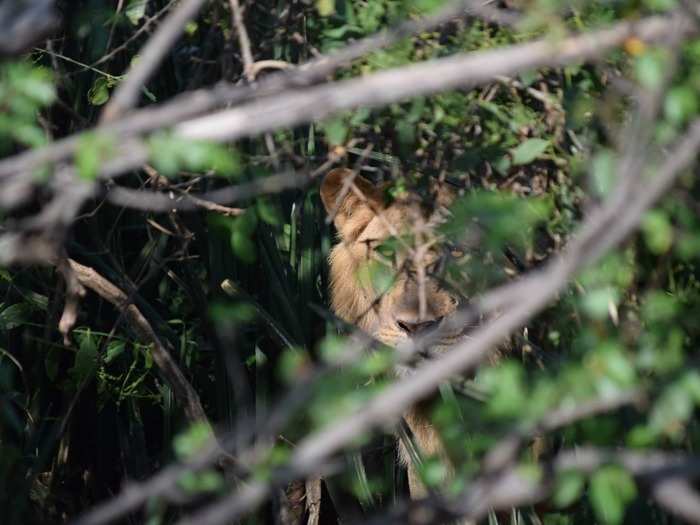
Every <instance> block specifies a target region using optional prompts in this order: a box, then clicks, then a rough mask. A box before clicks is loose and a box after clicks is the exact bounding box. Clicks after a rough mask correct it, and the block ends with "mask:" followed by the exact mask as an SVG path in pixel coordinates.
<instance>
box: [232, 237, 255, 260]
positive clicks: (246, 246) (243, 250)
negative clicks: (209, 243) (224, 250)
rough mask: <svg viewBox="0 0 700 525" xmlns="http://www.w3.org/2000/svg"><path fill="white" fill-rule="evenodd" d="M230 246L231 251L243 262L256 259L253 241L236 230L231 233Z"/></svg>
mask: <svg viewBox="0 0 700 525" xmlns="http://www.w3.org/2000/svg"><path fill="white" fill-rule="evenodd" d="M231 248H232V249H233V253H235V254H236V256H237V257H238V258H239V259H241V260H242V261H243V262H245V263H248V264H253V263H254V262H255V261H256V259H257V253H256V250H255V243H254V242H253V241H252V240H251V239H250V237H248V236H247V235H245V234H244V233H242V232H240V231H238V230H234V231H233V232H232V233H231Z"/></svg>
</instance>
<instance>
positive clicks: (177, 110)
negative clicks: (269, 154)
mask: <svg viewBox="0 0 700 525" xmlns="http://www.w3.org/2000/svg"><path fill="white" fill-rule="evenodd" d="M475 4H476V2H474V0H460V1H456V2H453V3H451V4H449V5H447V6H446V7H445V8H443V9H442V10H440V11H438V12H437V13H436V14H435V15H433V16H430V17H426V18H422V19H420V20H416V21H414V20H408V21H405V22H403V23H401V24H399V25H398V26H396V27H395V28H392V29H389V30H388V31H384V32H381V33H378V34H375V35H372V36H369V37H366V38H363V39H362V40H358V41H357V42H354V43H352V44H350V45H348V46H347V47H344V48H342V49H341V50H339V51H336V52H334V53H332V54H330V55H328V56H321V57H319V58H316V59H314V60H312V61H310V62H307V63H306V64H303V65H301V66H299V67H298V68H297V69H295V70H294V71H292V72H283V73H279V74H276V75H270V76H268V77H266V78H264V79H262V80H260V81H259V82H257V83H256V85H255V86H250V85H245V86H234V85H231V84H226V83H222V84H219V85H218V86H215V87H214V88H211V89H200V90H197V91H192V92H189V93H184V94H182V95H179V96H177V97H175V98H173V99H172V100H171V101H170V102H167V103H165V104H162V105H159V106H154V107H149V108H144V109H141V110H139V111H135V112H134V113H133V114H131V115H127V116H125V117H124V118H122V119H120V120H115V121H114V122H110V123H105V124H103V125H101V126H99V127H98V128H97V129H98V130H99V131H101V132H104V133H105V134H106V135H126V136H130V135H135V134H139V133H147V132H150V131H153V130H156V129H160V128H163V127H167V126H170V125H172V124H174V123H176V122H180V121H182V120H185V119H188V118H192V117H193V116H195V115H200V114H202V113H205V112H207V111H211V110H212V109H214V108H217V107H221V106H223V105H227V104H236V103H240V102H243V101H245V100H249V99H251V98H252V97H254V96H262V95H272V94H276V93H279V92H281V91H283V90H285V89H288V88H290V87H294V86H297V87H298V86H308V85H310V84H313V83H315V82H317V81H319V80H321V79H323V78H324V77H326V76H328V75H330V74H332V73H333V72H334V71H336V70H337V69H338V68H340V67H342V66H344V65H346V64H348V63H349V62H351V61H352V60H355V59H357V58H360V57H362V56H364V55H366V54H367V53H370V52H372V51H374V50H377V49H380V48H382V47H386V46H389V45H391V44H393V43H395V42H397V41H398V40H400V39H402V38H405V37H408V36H411V35H415V34H418V33H421V32H423V31H429V30H431V29H435V28H437V27H439V26H441V25H443V24H445V23H446V22H448V21H450V20H453V19H454V18H456V17H458V16H460V15H463V14H464V10H465V9H466V8H467V6H469V5H472V6H473V5H475ZM469 12H470V13H472V14H474V15H475V16H479V17H481V18H484V17H486V16H489V17H490V18H493V19H494V21H495V22H496V21H498V23H503V22H504V20H502V19H507V20H508V21H509V22H513V23H514V22H515V20H516V19H517V15H515V14H513V13H511V12H508V11H503V10H499V9H494V8H490V7H487V6H483V7H480V8H477V7H471V8H470V9H469ZM495 19H498V20H495ZM93 131H94V130H93ZM84 135H85V132H83V133H79V134H76V135H72V136H70V137H66V138H64V139H61V140H58V141H56V142H54V143H52V144H51V145H49V146H45V147H43V148H34V149H31V150H28V151H26V152H23V153H20V154H18V155H15V156H14V157H11V158H9V159H5V160H3V161H0V178H2V177H6V176H8V175H12V174H15V173H18V172H20V173H21V172H27V171H32V170H34V169H36V168H38V167H40V166H42V165H44V164H46V163H51V162H58V161H60V160H64V159H66V158H68V157H70V156H71V155H72V154H73V153H74V152H75V150H76V149H77V147H78V145H79V144H80V140H81V138H82V137H83V136H84Z"/></svg>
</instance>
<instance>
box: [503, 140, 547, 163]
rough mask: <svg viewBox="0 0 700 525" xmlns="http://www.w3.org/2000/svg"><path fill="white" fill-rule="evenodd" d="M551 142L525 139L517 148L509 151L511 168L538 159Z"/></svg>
mask: <svg viewBox="0 0 700 525" xmlns="http://www.w3.org/2000/svg"><path fill="white" fill-rule="evenodd" d="M550 144H551V142H550V141H548V140H544V139H527V140H526V141H525V142H523V143H521V144H520V145H519V146H518V147H516V148H515V149H513V150H511V152H510V154H511V156H512V161H513V166H521V165H523V164H529V163H531V162H532V161H533V160H535V159H537V158H539V157H540V156H541V155H542V154H543V153H544V152H545V150H546V149H547V148H548V147H549V146H550Z"/></svg>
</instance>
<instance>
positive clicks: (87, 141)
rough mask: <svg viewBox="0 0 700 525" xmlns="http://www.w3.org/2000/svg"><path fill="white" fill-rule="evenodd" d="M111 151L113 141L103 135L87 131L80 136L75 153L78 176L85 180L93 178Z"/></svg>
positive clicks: (112, 149) (112, 150)
mask: <svg viewBox="0 0 700 525" xmlns="http://www.w3.org/2000/svg"><path fill="white" fill-rule="evenodd" d="M113 152H114V145H113V142H112V140H111V139H110V138H109V137H107V136H105V135H101V134H95V133H89V134H87V135H85V136H84V137H82V138H81V140H80V142H79V144H78V150H77V152H76V154H75V163H76V165H77V167H78V175H79V176H80V178H81V179H83V180H86V181H93V180H95V179H96V178H97V176H98V175H99V173H100V167H101V166H102V164H103V163H104V162H105V161H107V160H108V159H109V157H110V156H111V155H112V154H113Z"/></svg>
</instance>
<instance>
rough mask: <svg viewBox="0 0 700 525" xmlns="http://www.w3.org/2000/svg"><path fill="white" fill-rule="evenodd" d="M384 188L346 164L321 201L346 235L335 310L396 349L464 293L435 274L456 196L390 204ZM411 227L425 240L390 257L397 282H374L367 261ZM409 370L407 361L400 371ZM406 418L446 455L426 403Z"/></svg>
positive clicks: (432, 450) (333, 279)
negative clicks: (439, 229) (438, 237)
mask: <svg viewBox="0 0 700 525" xmlns="http://www.w3.org/2000/svg"><path fill="white" fill-rule="evenodd" d="M384 190H385V187H383V186H375V185H373V184H372V183H371V182H370V181H368V180H367V179H365V178H363V177H362V176H359V175H356V174H355V173H354V172H353V171H351V170H349V169H345V168H339V169H334V170H332V171H331V172H329V173H328V174H327V175H326V176H325V178H324V180H323V182H322V184H321V200H322V201H323V204H324V207H325V209H326V211H327V212H328V214H329V216H330V217H331V218H332V220H333V222H334V224H335V228H336V230H337V232H338V238H339V242H338V243H337V244H335V246H334V247H333V248H332V250H331V253H330V257H329V261H330V296H331V307H332V309H333V311H334V313H335V314H336V315H337V316H338V317H339V318H341V319H343V320H344V321H346V322H348V323H351V324H354V325H356V326H358V327H359V328H361V329H362V330H364V331H365V332H366V333H368V334H369V335H371V336H372V337H373V338H375V339H376V340H378V341H380V342H382V343H384V344H386V345H388V346H390V347H397V346H399V345H400V344H401V343H405V342H407V341H410V340H411V339H412V338H415V337H417V336H419V335H423V334H425V333H426V332H428V331H430V330H433V329H436V328H438V327H441V323H442V321H443V319H445V318H446V317H447V316H449V315H450V314H451V313H453V312H454V311H455V310H456V309H457V308H458V306H459V303H460V300H459V297H457V295H456V294H455V293H453V292H451V291H449V290H447V289H446V288H445V287H444V285H443V283H442V282H440V281H439V280H438V279H437V278H436V277H435V272H434V270H435V266H436V265H439V264H440V261H441V260H442V259H441V256H440V252H439V250H438V249H439V246H437V245H436V244H437V243H435V242H434V239H435V235H434V233H435V228H436V226H437V225H439V224H441V223H442V222H444V221H445V217H446V213H447V211H446V207H447V206H448V205H449V203H450V202H451V200H452V199H453V197H454V194H453V192H451V191H449V190H446V189H445V188H439V190H437V191H436V192H435V199H434V202H433V206H431V209H426V207H425V206H424V205H423V204H422V203H421V202H420V201H419V200H418V199H417V198H416V196H415V195H404V196H402V197H399V198H396V199H394V200H393V201H392V202H391V203H390V204H387V203H386V200H385V195H384V193H385V191H384ZM407 233H410V235H412V236H413V239H414V241H416V242H414V243H413V244H414V245H418V246H417V247H416V248H415V249H413V248H408V247H407V249H405V250H399V251H398V253H397V256H396V257H394V258H393V259H392V261H393V262H392V263H391V264H392V265H393V266H394V267H393V270H394V281H393V284H392V285H391V286H390V287H389V288H388V289H385V290H377V289H375V285H373V284H372V282H371V280H369V279H366V278H362V269H363V267H366V265H367V264H368V262H369V261H370V260H374V259H378V258H379V259H381V258H382V257H381V255H380V254H378V253H377V249H378V248H379V247H380V246H381V245H382V243H383V242H385V241H386V240H387V239H389V238H396V237H397V236H399V238H400V236H401V235H402V234H407ZM418 241H422V242H418ZM409 254H410V255H409ZM384 259H386V258H384ZM385 262H386V260H385ZM442 331H443V330H441V332H442ZM462 337H464V336H463V335H462V334H461V333H459V334H453V335H448V336H441V337H440V339H439V340H438V341H436V342H434V343H433V344H432V346H431V351H432V350H435V349H436V348H437V349H446V348H448V347H450V346H452V345H454V344H455V343H457V342H458V341H459V340H460V338H462ZM406 370H407V369H406V368H403V367H402V368H401V369H400V370H398V373H400V374H403V373H406ZM403 418H404V421H405V422H406V424H407V425H408V427H409V428H410V430H411V433H412V434H413V437H414V440H415V443H416V444H417V446H418V447H419V448H420V451H421V452H422V453H423V454H427V455H438V456H442V457H443V458H444V457H445V455H444V452H443V447H442V444H441V442H440V438H439V436H438V433H437V432H436V430H435V428H433V426H432V425H431V423H430V421H429V419H428V417H427V414H426V409H425V408H424V406H423V405H422V404H418V405H416V406H414V407H412V408H411V409H410V410H408V411H407V412H406V413H405V414H403ZM399 454H400V458H401V460H402V461H403V462H404V463H405V464H406V466H407V467H408V482H409V490H410V494H411V497H412V498H414V499H416V498H419V497H424V496H426V495H427V490H426V487H425V486H424V485H423V483H422V482H421V480H420V477H419V475H418V472H417V470H416V467H415V465H414V462H412V461H411V460H410V457H409V455H408V451H407V450H406V448H405V446H404V444H403V443H402V442H400V443H399ZM446 464H449V463H446Z"/></svg>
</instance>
